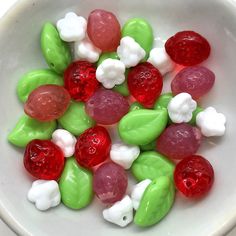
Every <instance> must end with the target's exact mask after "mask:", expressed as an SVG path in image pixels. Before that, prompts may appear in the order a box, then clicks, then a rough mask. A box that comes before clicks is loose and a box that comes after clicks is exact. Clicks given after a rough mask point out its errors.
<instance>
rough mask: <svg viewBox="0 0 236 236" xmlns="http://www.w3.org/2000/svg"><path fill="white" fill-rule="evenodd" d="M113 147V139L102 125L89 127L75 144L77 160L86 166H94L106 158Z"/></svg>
mask: <svg viewBox="0 0 236 236" xmlns="http://www.w3.org/2000/svg"><path fill="white" fill-rule="evenodd" d="M110 149H111V139H110V136H109V133H108V132H107V130H106V129H105V128H104V127H102V126H95V127H92V128H90V129H87V130H86V131H85V132H84V133H83V134H81V135H80V136H79V137H78V140H77V143H76V146H75V157H76V160H77V162H78V163H79V164H80V165H81V166H84V167H86V168H92V167H94V166H96V165H98V164H100V163H102V162H104V161H105V160H106V158H107V157H108V155H109V153H110Z"/></svg>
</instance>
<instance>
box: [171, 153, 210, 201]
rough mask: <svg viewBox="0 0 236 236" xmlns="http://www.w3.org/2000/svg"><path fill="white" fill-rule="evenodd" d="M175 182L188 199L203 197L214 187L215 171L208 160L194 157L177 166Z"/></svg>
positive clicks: (187, 158) (185, 159)
mask: <svg viewBox="0 0 236 236" xmlns="http://www.w3.org/2000/svg"><path fill="white" fill-rule="evenodd" d="M174 180H175V185H176V187H177V188H178V190H179V191H180V192H182V193H183V194H184V195H185V196H186V197H189V198H196V197H202V196H203V195H205V194H206V193H207V192H208V191H209V190H210V189H211V187H212V185H213V182H214V170H213V168H212V166H211V164H210V162H209V161H208V160H206V159H205V158H203V157H201V156H197V155H193V156H189V157H186V158H184V159H183V160H182V161H180V162H179V163H178V164H177V165H176V168H175V172H174Z"/></svg>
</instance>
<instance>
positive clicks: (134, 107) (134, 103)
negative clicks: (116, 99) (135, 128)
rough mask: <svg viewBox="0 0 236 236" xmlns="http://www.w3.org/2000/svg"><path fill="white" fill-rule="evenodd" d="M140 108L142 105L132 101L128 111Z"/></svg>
mask: <svg viewBox="0 0 236 236" xmlns="http://www.w3.org/2000/svg"><path fill="white" fill-rule="evenodd" d="M140 109H144V106H143V105H142V104H140V103H139V102H133V103H132V104H131V105H130V108H129V110H130V111H135V110H140Z"/></svg>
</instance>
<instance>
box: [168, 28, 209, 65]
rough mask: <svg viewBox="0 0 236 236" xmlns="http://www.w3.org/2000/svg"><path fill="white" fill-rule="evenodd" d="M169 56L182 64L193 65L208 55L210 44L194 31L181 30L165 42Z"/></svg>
mask: <svg viewBox="0 0 236 236" xmlns="http://www.w3.org/2000/svg"><path fill="white" fill-rule="evenodd" d="M165 49H166V52H167V53H168V54H169V56H170V58H171V59H172V60H173V61H175V62H176V63H178V64H181V65H184V66H194V65H197V64H199V63H201V62H203V61H204V60H206V59H207V58H208V57H209V55H210V51H211V48H210V44H209V43H208V41H207V40H206V39H205V38H204V37H202V36H201V35H200V34H198V33H196V32H194V31H181V32H178V33H177V34H175V35H174V36H172V37H171V38H169V39H168V40H167V41H166V43H165Z"/></svg>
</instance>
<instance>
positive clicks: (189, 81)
mask: <svg viewBox="0 0 236 236" xmlns="http://www.w3.org/2000/svg"><path fill="white" fill-rule="evenodd" d="M214 82H215V75H214V73H213V72H212V71H210V70H209V69H207V68H206V67H203V66H192V67H186V68H184V69H182V70H181V71H180V72H179V73H178V74H177V75H176V76H175V78H174V79H173V80H172V82H171V90H172V92H173V93H174V94H175V95H176V94H178V93H183V92H186V93H189V94H190V95H191V96H192V98H193V99H199V98H200V97H202V96H203V95H205V94H206V93H208V92H209V91H210V89H211V88H212V87H213V85H214Z"/></svg>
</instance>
